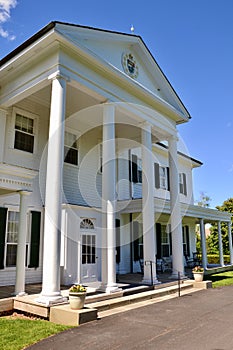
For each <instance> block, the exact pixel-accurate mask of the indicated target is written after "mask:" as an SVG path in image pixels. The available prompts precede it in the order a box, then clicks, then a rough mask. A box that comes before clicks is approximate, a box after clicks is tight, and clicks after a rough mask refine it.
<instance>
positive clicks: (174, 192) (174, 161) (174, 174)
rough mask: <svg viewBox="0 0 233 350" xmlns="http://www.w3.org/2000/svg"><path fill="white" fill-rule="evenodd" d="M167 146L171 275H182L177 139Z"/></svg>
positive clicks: (170, 140)
mask: <svg viewBox="0 0 233 350" xmlns="http://www.w3.org/2000/svg"><path fill="white" fill-rule="evenodd" d="M168 146H169V169H170V203H171V217H170V220H171V233H172V266H173V273H172V274H173V275H174V277H176V276H177V275H178V272H180V273H181V275H183V274H184V262H183V235H182V217H181V211H180V193H179V170H178V169H179V167H178V158H177V139H176V138H175V137H171V138H170V139H169V140H168Z"/></svg>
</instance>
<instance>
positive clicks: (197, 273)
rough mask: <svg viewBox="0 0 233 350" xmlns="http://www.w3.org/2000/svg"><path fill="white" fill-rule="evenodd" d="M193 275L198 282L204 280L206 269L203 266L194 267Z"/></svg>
mask: <svg viewBox="0 0 233 350" xmlns="http://www.w3.org/2000/svg"><path fill="white" fill-rule="evenodd" d="M192 273H193V277H194V280H195V281H196V282H202V281H203V276H204V269H203V267H201V266H195V267H194V268H193V269H192Z"/></svg>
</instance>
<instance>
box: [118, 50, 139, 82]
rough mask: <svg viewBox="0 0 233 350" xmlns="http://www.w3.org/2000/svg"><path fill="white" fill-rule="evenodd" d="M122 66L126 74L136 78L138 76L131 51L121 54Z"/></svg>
mask: <svg viewBox="0 0 233 350" xmlns="http://www.w3.org/2000/svg"><path fill="white" fill-rule="evenodd" d="M122 66H123V68H124V71H125V73H126V74H128V75H129V76H130V77H131V78H134V79H136V78H137V76H138V65H137V62H136V60H135V58H134V56H133V54H132V53H124V54H123V55H122Z"/></svg>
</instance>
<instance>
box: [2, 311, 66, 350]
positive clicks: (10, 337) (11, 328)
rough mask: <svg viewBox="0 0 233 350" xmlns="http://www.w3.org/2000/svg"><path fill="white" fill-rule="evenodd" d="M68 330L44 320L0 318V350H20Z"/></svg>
mask: <svg viewBox="0 0 233 350" xmlns="http://www.w3.org/2000/svg"><path fill="white" fill-rule="evenodd" d="M68 328H70V327H67V326H62V325H57V324H54V323H52V322H48V321H44V320H30V319H17V318H10V317H0V329H1V335H0V349H1V350H21V349H24V348H25V347H26V346H29V345H31V344H34V343H36V342H38V341H39V340H41V339H44V338H47V337H49V336H50V335H53V334H56V333H59V332H61V331H64V330H66V329H68Z"/></svg>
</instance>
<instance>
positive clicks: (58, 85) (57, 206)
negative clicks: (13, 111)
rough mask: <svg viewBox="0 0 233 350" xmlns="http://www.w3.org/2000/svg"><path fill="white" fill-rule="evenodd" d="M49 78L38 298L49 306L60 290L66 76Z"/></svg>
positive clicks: (55, 75) (58, 299)
mask: <svg viewBox="0 0 233 350" xmlns="http://www.w3.org/2000/svg"><path fill="white" fill-rule="evenodd" d="M50 78H51V79H52V95H51V108H50V126H49V141H48V158H47V175H46V193H45V220H44V256H43V280H42V292H41V296H40V297H39V299H38V301H39V302H41V303H45V304H46V305H50V304H53V303H57V302H61V301H62V300H63V298H62V296H61V291H60V246H61V201H62V196H61V193H62V173H63V159H64V129H65V125H64V121H65V99H66V79H65V78H64V77H63V76H61V75H60V74H59V72H58V73H56V74H54V75H53V76H51V77H50Z"/></svg>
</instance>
